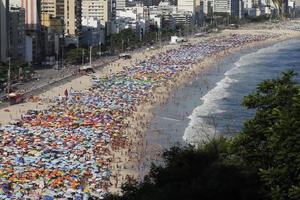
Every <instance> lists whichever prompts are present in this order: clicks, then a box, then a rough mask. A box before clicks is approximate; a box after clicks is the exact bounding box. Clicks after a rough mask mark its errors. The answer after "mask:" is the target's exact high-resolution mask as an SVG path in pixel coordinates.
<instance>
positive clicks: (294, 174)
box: [233, 71, 300, 200]
mask: <svg viewBox="0 0 300 200" xmlns="http://www.w3.org/2000/svg"><path fill="white" fill-rule="evenodd" d="M295 75H296V74H295V73H294V72H292V71H288V72H285V73H283V76H282V77H281V78H279V79H274V80H267V81H264V82H263V83H261V84H259V86H258V88H257V91H256V92H254V93H253V94H251V95H249V96H247V97H245V99H244V102H243V103H244V105H245V106H246V107H247V108H248V109H256V111H257V112H256V115H255V117H254V118H253V119H251V120H249V121H247V122H246V123H245V125H244V128H243V130H242V132H241V134H239V135H238V136H237V137H236V138H235V139H234V141H233V146H234V148H235V154H236V155H237V156H238V157H239V158H240V159H241V161H242V163H244V165H247V166H251V167H253V168H254V169H256V170H257V172H258V174H259V175H260V176H261V179H262V181H263V183H264V189H265V190H266V194H267V197H268V198H270V199H274V200H275V199H276V200H277V199H299V197H300V154H299V152H300V87H299V85H297V84H296V83H295V82H294V81H293V80H292V77H293V76H295Z"/></svg>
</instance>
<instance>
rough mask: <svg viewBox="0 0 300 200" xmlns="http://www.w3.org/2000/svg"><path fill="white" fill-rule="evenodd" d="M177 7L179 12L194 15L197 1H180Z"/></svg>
mask: <svg viewBox="0 0 300 200" xmlns="http://www.w3.org/2000/svg"><path fill="white" fill-rule="evenodd" d="M177 6H178V10H179V11H186V12H191V13H192V14H193V15H194V14H195V7H196V5H195V0H178V2H177Z"/></svg>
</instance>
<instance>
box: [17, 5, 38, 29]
mask: <svg viewBox="0 0 300 200" xmlns="http://www.w3.org/2000/svg"><path fill="white" fill-rule="evenodd" d="M21 7H22V8H24V9H25V28H26V30H38V29H40V14H41V2H40V0H21Z"/></svg>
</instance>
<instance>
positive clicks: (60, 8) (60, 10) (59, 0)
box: [56, 0, 65, 18]
mask: <svg viewBox="0 0 300 200" xmlns="http://www.w3.org/2000/svg"><path fill="white" fill-rule="evenodd" d="M64 5H65V0H56V17H61V18H63V17H64V13H65V6H64Z"/></svg>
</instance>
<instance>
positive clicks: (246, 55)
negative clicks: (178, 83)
mask: <svg viewBox="0 0 300 200" xmlns="http://www.w3.org/2000/svg"><path fill="white" fill-rule="evenodd" d="M288 69H291V70H294V71H295V72H297V73H299V76H297V77H296V78H295V80H296V81H297V82H300V40H296V39H295V40H289V41H284V42H280V43H277V44H275V45H272V46H268V47H264V48H261V49H251V50H244V51H242V52H240V53H237V54H234V55H231V56H228V57H226V58H225V59H223V60H222V61H221V62H219V63H217V64H216V65H214V66H212V67H211V68H210V69H209V70H208V71H207V72H206V73H204V74H202V75H200V76H199V77H198V78H197V79H195V80H194V81H192V82H190V83H188V84H186V85H185V86H182V87H180V88H177V89H176V90H174V91H173V92H172V93H171V97H170V98H169V100H168V101H167V102H166V103H165V104H164V105H162V106H159V107H157V108H156V109H155V110H154V114H155V115H154V119H153V120H152V122H151V123H150V128H149V130H148V132H147V135H146V141H147V144H148V150H149V149H150V151H153V150H155V149H166V148H169V147H171V146H173V145H176V144H182V145H184V144H186V143H199V142H202V141H206V140H207V139H210V138H213V137H215V136H217V135H226V136H229V137H230V136H232V135H235V134H236V133H238V132H239V131H240V130H241V128H242V127H243V122H244V121H245V120H247V119H249V118H251V117H253V116H254V114H255V112H254V110H247V109H246V108H245V107H243V106H242V101H243V97H244V96H246V95H248V94H250V93H251V92H254V91H255V90H256V87H257V84H259V83H260V82H262V81H263V80H266V79H273V78H277V77H279V76H281V72H283V71H285V70H288Z"/></svg>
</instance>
